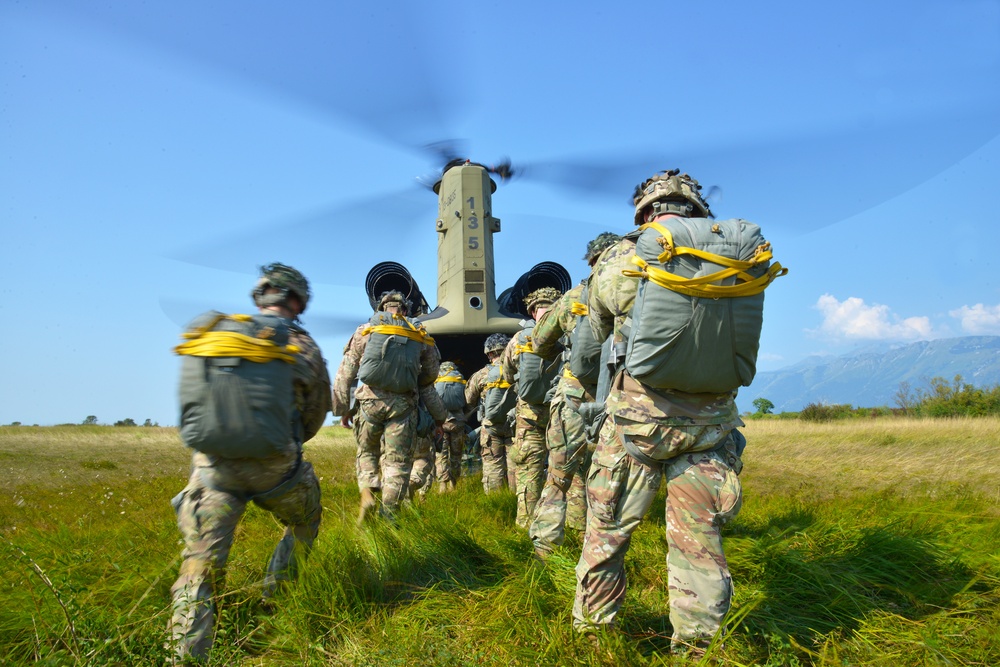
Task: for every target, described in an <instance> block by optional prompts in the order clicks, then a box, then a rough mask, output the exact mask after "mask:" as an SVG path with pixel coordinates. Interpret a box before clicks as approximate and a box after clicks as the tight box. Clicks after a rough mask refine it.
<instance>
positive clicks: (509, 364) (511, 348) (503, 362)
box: [500, 330, 523, 384]
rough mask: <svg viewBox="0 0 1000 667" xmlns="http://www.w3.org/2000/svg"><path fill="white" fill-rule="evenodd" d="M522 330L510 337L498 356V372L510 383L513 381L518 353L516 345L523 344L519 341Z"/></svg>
mask: <svg viewBox="0 0 1000 667" xmlns="http://www.w3.org/2000/svg"><path fill="white" fill-rule="evenodd" d="M522 334H523V330H522V331H519V332H517V333H516V334H515V335H513V336H511V337H510V341H509V342H508V343H507V347H505V348H504V350H503V354H502V355H501V356H500V372H501V374H502V375H503V379H504V380H506V381H507V382H510V383H511V384H513V383H514V376H515V375H516V374H517V366H518V363H517V362H518V354H517V346H518V345H523V342H522V341H521V338H522Z"/></svg>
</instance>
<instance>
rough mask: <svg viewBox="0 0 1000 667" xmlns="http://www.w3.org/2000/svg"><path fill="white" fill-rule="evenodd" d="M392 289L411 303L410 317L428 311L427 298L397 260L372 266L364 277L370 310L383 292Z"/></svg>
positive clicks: (373, 308)
mask: <svg viewBox="0 0 1000 667" xmlns="http://www.w3.org/2000/svg"><path fill="white" fill-rule="evenodd" d="M392 290H396V291H397V292H400V293H401V294H402V295H403V296H405V297H406V299H407V300H408V301H409V302H410V303H411V304H412V306H411V310H410V316H411V317H416V316H418V315H423V314H425V313H427V312H429V311H430V307H429V306H428V305H427V299H425V298H424V295H423V293H422V292H421V291H420V287H419V286H418V285H417V281H416V280H414V279H413V276H411V275H410V272H409V271H407V270H406V267H405V266H403V265H402V264H400V263H398V262H380V263H378V264H376V265H375V266H373V267H372V268H371V271H369V272H368V276H367V277H366V278H365V292H366V293H367V294H368V303H370V304H371V306H372V310H375V309H376V308H377V306H378V301H379V297H381V296H382V294H383V293H384V292H389V291H392Z"/></svg>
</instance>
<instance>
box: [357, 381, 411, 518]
mask: <svg viewBox="0 0 1000 667" xmlns="http://www.w3.org/2000/svg"><path fill="white" fill-rule="evenodd" d="M416 428H417V409H416V400H415V399H413V398H411V397H409V396H395V397H392V398H389V399H374V398H366V399H363V400H361V401H360V405H359V409H358V413H357V415H356V416H355V420H354V437H355V439H356V440H357V442H358V455H357V459H356V463H355V469H356V472H357V477H358V488H359V489H364V488H369V489H379V488H381V489H382V510H383V512H384V513H386V514H389V515H391V514H394V513H395V512H396V510H398V509H399V505H400V503H402V502H403V499H405V498H406V490H407V488H408V486H409V483H410V469H411V468H412V467H413V450H414V448H415V446H416V445H415V442H414V441H415V440H416ZM380 466H381V467H380ZM380 472H381V475H380Z"/></svg>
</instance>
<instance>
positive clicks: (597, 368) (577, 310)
mask: <svg viewBox="0 0 1000 667" xmlns="http://www.w3.org/2000/svg"><path fill="white" fill-rule="evenodd" d="M588 293H589V292H588V289H587V287H586V286H584V288H583V292H582V293H581V294H580V301H579V302H578V303H574V304H573V306H572V313H573V314H574V315H576V324H575V325H573V331H572V333H571V334H570V337H569V339H570V354H569V371H570V373H572V374H573V377H575V378H576V379H578V380H579V381H580V382H582V383H584V384H588V385H595V384H597V379H598V377H599V376H600V372H601V345H602V341H599V340H597V338H595V337H594V330H593V328H591V326H590V322H589V320H588V319H587V296H588Z"/></svg>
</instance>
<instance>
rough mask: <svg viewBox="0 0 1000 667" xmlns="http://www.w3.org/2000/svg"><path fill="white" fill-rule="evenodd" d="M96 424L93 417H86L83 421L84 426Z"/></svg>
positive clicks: (95, 419)
mask: <svg viewBox="0 0 1000 667" xmlns="http://www.w3.org/2000/svg"><path fill="white" fill-rule="evenodd" d="M95 424H97V417H95V416H94V415H87V418H86V419H84V420H83V425H84V426H94V425H95Z"/></svg>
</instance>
